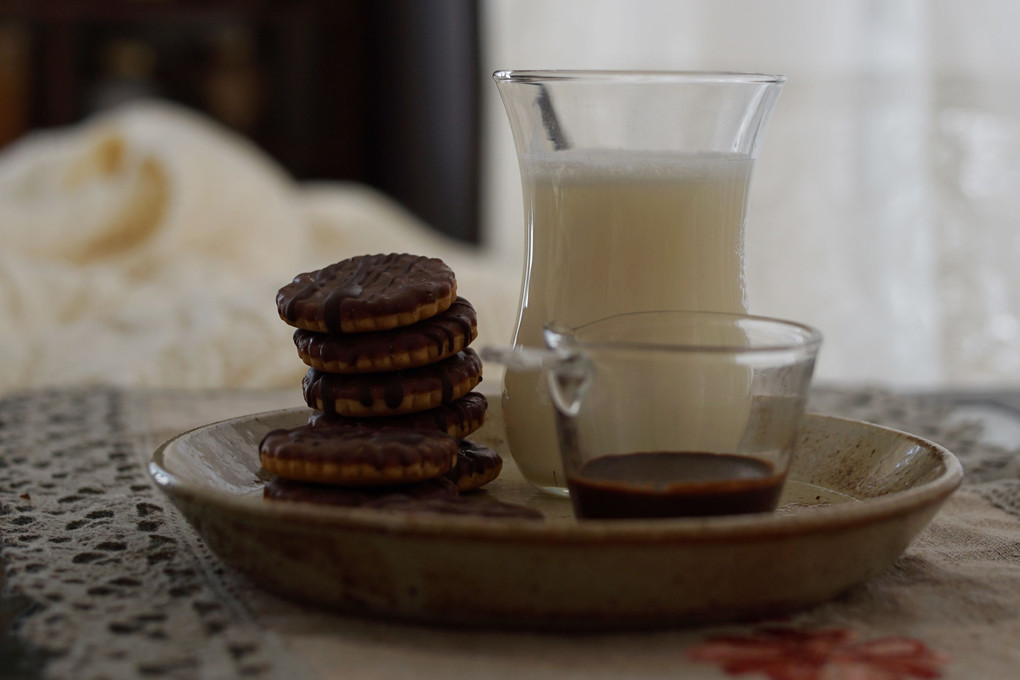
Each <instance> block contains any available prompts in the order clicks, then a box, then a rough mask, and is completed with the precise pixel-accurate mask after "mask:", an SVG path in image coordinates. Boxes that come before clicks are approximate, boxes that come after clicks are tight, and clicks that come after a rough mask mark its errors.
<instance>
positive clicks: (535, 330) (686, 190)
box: [502, 149, 753, 493]
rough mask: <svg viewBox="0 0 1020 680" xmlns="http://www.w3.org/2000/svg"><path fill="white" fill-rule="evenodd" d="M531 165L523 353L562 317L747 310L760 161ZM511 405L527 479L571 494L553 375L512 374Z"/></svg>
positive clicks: (512, 429) (584, 156)
mask: <svg viewBox="0 0 1020 680" xmlns="http://www.w3.org/2000/svg"><path fill="white" fill-rule="evenodd" d="M520 165H521V177H522V184H523V190H524V206H525V214H526V218H527V219H528V220H529V221H530V223H531V224H530V225H529V229H528V233H529V238H528V240H527V244H526V247H527V252H526V258H525V272H524V285H523V287H522V293H521V295H522V299H521V305H520V314H519V317H518V319H517V330H516V334H515V337H514V345H515V346H521V345H523V346H532V347H541V346H543V345H544V342H543V338H542V327H543V326H544V325H546V324H547V323H549V322H551V321H554V320H555V321H559V322H562V323H565V324H567V325H568V326H571V327H576V326H579V325H582V324H585V323H588V322H591V321H595V320H598V319H600V318H604V317H606V316H610V315H613V314H621V313H626V312H635V311H648V310H657V309H686V310H708V311H720V312H735V313H741V312H746V311H747V309H746V307H747V305H746V287H745V280H744V216H745V208H746V203H747V195H748V189H749V183H750V178H751V173H752V170H753V160H752V159H751V158H749V157H747V156H745V155H738V154H715V153H712V154H693V155H692V154H677V153H665V152H662V153H659V152H634V151H619V152H614V151H607V150H599V151H586V150H584V149H570V150H565V151H556V152H551V153H544V154H536V155H530V156H529V155H523V156H521V158H520ZM502 406H503V412H504V417H505V420H506V426H507V437H508V443H509V445H510V450H511V453H512V455H513V458H514V460H515V462H516V463H517V466H518V467H519V468H520V470H521V472H522V474H523V475H524V476H525V477H526V478H527V479H528V480H529V481H530V482H532V483H533V484H535V485H536V486H539V487H542V488H545V489H546V490H549V491H553V492H560V493H565V491H564V489H565V487H566V483H565V480H564V476H563V472H562V468H561V466H560V456H559V449H558V444H557V435H556V430H555V426H554V421H553V418H554V415H553V414H554V409H553V407H552V405H551V401H550V398H549V394H548V391H547V389H546V377H545V376H544V375H543V374H541V373H539V372H533V371H532V372H520V371H514V370H509V369H508V370H507V373H506V376H505V378H504V385H503V397H502ZM733 425H734V423H732V422H728V421H727V419H726V418H723V419H722V420H721V421H720V423H719V425H718V428H719V430H720V437H721V438H726V437H732V436H733V429H734V428H733ZM724 430H726V431H725V432H724ZM739 431H740V429H737V432H739ZM720 447H725V442H720Z"/></svg>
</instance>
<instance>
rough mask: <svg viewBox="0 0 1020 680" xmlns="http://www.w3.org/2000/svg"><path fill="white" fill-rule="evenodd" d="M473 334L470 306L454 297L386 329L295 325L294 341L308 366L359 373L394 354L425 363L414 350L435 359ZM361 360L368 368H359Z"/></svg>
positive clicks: (465, 342) (475, 320)
mask: <svg viewBox="0 0 1020 680" xmlns="http://www.w3.org/2000/svg"><path fill="white" fill-rule="evenodd" d="M477 335H478V317H477V314H476V313H475V309H474V307H472V306H471V303H470V302H468V301H467V300H465V299H464V298H457V299H456V300H455V301H454V302H453V304H452V305H450V307H449V309H447V310H446V311H444V312H441V313H439V314H437V315H436V316H433V317H430V318H428V319H425V320H424V321H419V322H418V323H415V324H412V325H410V326H404V327H402V328H399V329H395V330H390V331H378V332H375V333H346V334H329V333H317V332H315V331H309V330H304V329H298V330H296V331H294V345H295V347H297V351H298V355H299V356H300V357H301V358H302V360H303V361H304V362H305V363H306V364H308V365H309V366H314V367H316V368H319V369H323V366H324V365H331V364H336V365H339V366H340V367H341V368H340V369H338V370H339V372H341V373H361V372H370V371H372V370H379V369H372V368H371V366H372V365H373V364H377V363H379V362H381V361H383V360H385V359H387V358H391V357H395V356H398V357H399V356H406V357H407V358H408V360H410V363H409V364H408V366H416V365H422V364H425V363H428V362H427V361H414V360H413V358H414V355H415V353H419V352H421V351H422V350H425V349H428V350H430V352H429V354H430V355H431V356H433V357H434V359H432V361H439V360H441V359H445V358H446V357H448V356H450V355H452V354H454V353H455V352H457V351H460V350H461V349H464V348H465V347H467V346H468V345H469V344H471V341H472V340H474V339H475V337H476V336H477ZM362 364H363V365H366V366H369V368H359V365H362ZM323 370H325V369H323Z"/></svg>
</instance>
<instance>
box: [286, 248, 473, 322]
mask: <svg viewBox="0 0 1020 680" xmlns="http://www.w3.org/2000/svg"><path fill="white" fill-rule="evenodd" d="M456 297H457V280H456V277H455V275H454V273H453V270H452V269H450V268H449V267H448V266H446V264H445V263H444V262H443V261H442V260H439V259H437V258H430V257H423V256H420V255H409V254H407V253H402V254H396V253H392V254H389V255H381V254H380V255H359V256H357V257H352V258H349V259H347V260H343V261H341V262H337V263H336V264H332V265H329V266H328V267H324V268H323V269H319V270H316V271H313V272H307V273H304V274H298V275H297V276H296V277H294V280H293V281H292V282H290V283H288V284H287V285H285V286H284V287H283V288H281V289H280V290H279V292H278V293H277V294H276V307H277V311H278V312H279V314H280V318H281V319H283V320H284V321H285V322H286V323H288V324H290V325H291V326H294V327H296V328H304V329H306V330H310V331H317V332H320V333H363V332H366V331H383V330H389V329H391V328H397V327H399V326H409V325H411V324H413V323H417V322H418V321H421V320H422V319H427V318H429V317H430V316H435V315H436V314H438V313H439V312H442V311H444V310H445V309H447V308H448V307H449V306H450V305H451V304H453V301H454V299H455V298H456Z"/></svg>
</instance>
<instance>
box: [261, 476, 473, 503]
mask: <svg viewBox="0 0 1020 680" xmlns="http://www.w3.org/2000/svg"><path fill="white" fill-rule="evenodd" d="M457 493H458V491H457V485H456V484H454V483H453V482H452V481H450V480H448V479H446V478H445V477H436V478H435V479H426V480H425V481H423V482H415V483H413V484H401V485H398V486H372V487H350V486H336V485H333V484H313V483H311V482H296V481H294V480H292V479H284V478H283V477H273V479H271V480H270V481H269V482H268V483H267V484H266V485H265V486H264V487H262V496H263V497H264V498H268V499H270V500H281V501H296V502H301V503H316V504H320V505H334V506H338V507H344V508H355V507H363V506H369V507H371V506H372V505H373V504H374V503H380V502H382V503H385V502H389V501H395V500H413V499H418V500H429V499H432V498H449V497H452V496H456V495H457Z"/></svg>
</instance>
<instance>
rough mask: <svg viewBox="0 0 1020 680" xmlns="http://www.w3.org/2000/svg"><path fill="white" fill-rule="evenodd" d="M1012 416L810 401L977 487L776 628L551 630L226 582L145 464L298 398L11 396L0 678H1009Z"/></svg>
mask: <svg viewBox="0 0 1020 680" xmlns="http://www.w3.org/2000/svg"><path fill="white" fill-rule="evenodd" d="M1018 403H1020V391H1018V392H1016V393H1014V392H1003V393H999V394H993V395H987V394H975V393H957V394H948V393H946V394H942V395H926V396H917V395H913V396H911V395H898V394H894V393H889V392H884V391H881V390H864V389H820V390H817V392H816V394H815V396H814V397H813V399H812V410H815V411H820V412H824V413H833V414H838V415H845V416H849V417H855V418H860V419H864V420H870V421H873V422H878V423H880V424H885V425H891V426H895V427H899V428H901V429H904V430H907V431H911V432H913V433H915V434H918V435H921V436H925V437H928V438H930V439H933V440H934V441H938V442H939V443H941V444H943V445H945V446H947V447H948V448H950V450H952V451H954V452H955V453H957V455H958V456H960V458H961V460H962V461H963V462H964V466H965V469H966V470H967V472H968V477H967V479H966V480H965V484H964V486H963V487H962V488H961V490H960V491H959V492H957V494H955V495H954V497H953V498H951V499H950V501H949V502H948V503H947V505H946V506H944V508H943V510H942V511H941V512H940V514H939V515H938V516H937V517H936V519H935V521H934V522H933V523H932V524H931V526H930V527H929V528H928V529H927V530H926V531H925V532H923V534H922V535H921V536H920V537H919V538H918V539H917V540H916V541H915V542H914V544H913V545H912V546H911V547H910V548H909V549H908V551H907V552H906V553H905V554H904V555H903V557H901V558H900V560H899V561H897V563H896V564H895V565H894V566H893V567H892V568H891V569H890V570H889V571H888V572H887V573H885V574H883V575H882V576H880V577H878V578H876V579H874V580H873V581H871V582H869V583H868V584H866V585H864V586H862V587H859V588H856V589H854V590H853V591H852V592H850V593H848V594H846V595H845V596H843V597H841V598H839V599H838V600H836V601H833V602H830V603H827V604H824V605H822V606H819V607H816V608H814V609H812V610H809V611H806V612H802V613H799V614H796V615H794V616H791V617H788V618H786V619H783V620H781V621H765V622H759V623H756V624H742V625H731V626H716V627H713V628H689V629H682V630H665V631H653V632H640V633H614V634H550V633H537V632H506V631H503V632H501V631H492V630H488V631H486V630H464V629H456V630H454V629H437V628H430V627H425V626H415V625H407V624H399V623H393V622H387V621H378V620H363V619H357V618H352V617H346V616H339V615H334V614H330V613H326V612H323V611H318V610H312V609H308V608H306V607H303V606H299V605H296V604H293V603H290V602H287V601H284V600H281V599H279V598H277V597H275V596H273V595H270V594H267V593H265V592H262V591H260V590H258V589H257V588H255V587H254V586H252V585H251V584H249V583H247V582H246V581H245V580H244V579H243V578H241V577H239V576H238V575H236V574H234V573H232V572H231V571H230V570H228V569H225V568H224V567H223V566H222V565H220V564H219V561H218V559H217V558H216V556H215V555H213V554H211V553H210V552H209V551H208V549H206V548H205V546H204V545H203V544H202V542H201V540H200V539H199V538H198V537H197V535H196V534H195V533H194V531H193V530H192V529H191V528H190V527H189V526H188V525H187V524H186V523H185V522H184V521H183V520H182V518H181V517H180V515H179V513H177V511H176V509H175V508H173V507H172V506H171V505H170V504H169V503H168V502H167V500H166V499H165V498H164V497H163V496H162V494H161V493H159V492H158V490H156V489H154V488H153V487H152V485H151V484H150V483H149V480H148V479H147V475H146V474H145V469H144V465H145V462H146V461H147V459H148V456H149V455H151V452H152V450H153V449H154V447H155V446H156V445H157V444H158V443H160V442H161V441H163V440H165V439H167V438H169V437H170V436H172V435H174V434H177V433H179V432H181V431H184V430H186V429H189V428H191V427H195V426H198V425H202V424H205V423H209V422H213V421H216V420H220V419H223V418H228V417H232V416H236V415H243V414H248V413H253V412H258V411H265V410H270V409H274V408H282V407H288V406H298V405H300V395H299V394H298V393H297V392H296V391H294V390H283V391H215V392H193V391H179V390H121V389H114V388H75V389H67V390H62V389H52V390H36V391H30V392H22V393H17V394H13V395H7V396H6V397H5V398H3V399H2V400H0V531H2V534H0V536H2V542H0V558H2V560H3V562H4V564H5V567H6V571H5V574H6V580H5V583H4V597H3V600H2V606H0V620H2V621H3V623H4V624H5V627H6V631H5V636H4V638H3V641H2V643H0V678H3V677H29V678H31V677H68V678H70V677H74V678H120V677H154V678H171V677H172V678H197V677H209V678H220V677H222V678H233V677H238V678H277V677H280V678H283V677H286V678H306V677H307V678H347V679H352V680H357V679H361V678H449V677H469V678H475V677H477V678H514V679H515V680H517V679H520V678H557V679H562V678H572V677H577V678H681V679H685V678H706V679H711V678H727V677H748V678H774V679H776V680H787V679H789V680H794V679H806V680H813V679H817V680H823V679H830V678H861V679H864V680H869V679H870V680H879V679H881V680H899V679H900V678H903V679H909V678H926V677H945V678H968V679H976V678H987V679H989V680H996V679H998V678H1003V679H1005V678H1011V679H1012V678H1017V677H1020V643H1018V642H1017V641H1018V640H1020V619H1018V617H1020V502H1018V500H1020V494H1018V492H1017V489H1018V488H1020V463H1018V462H1017V460H1018V459H1020V415H1018V414H1017V412H1016V411H1015V410H1014V408H1015V406H1017V404H1018ZM4 673H7V675H4Z"/></svg>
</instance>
